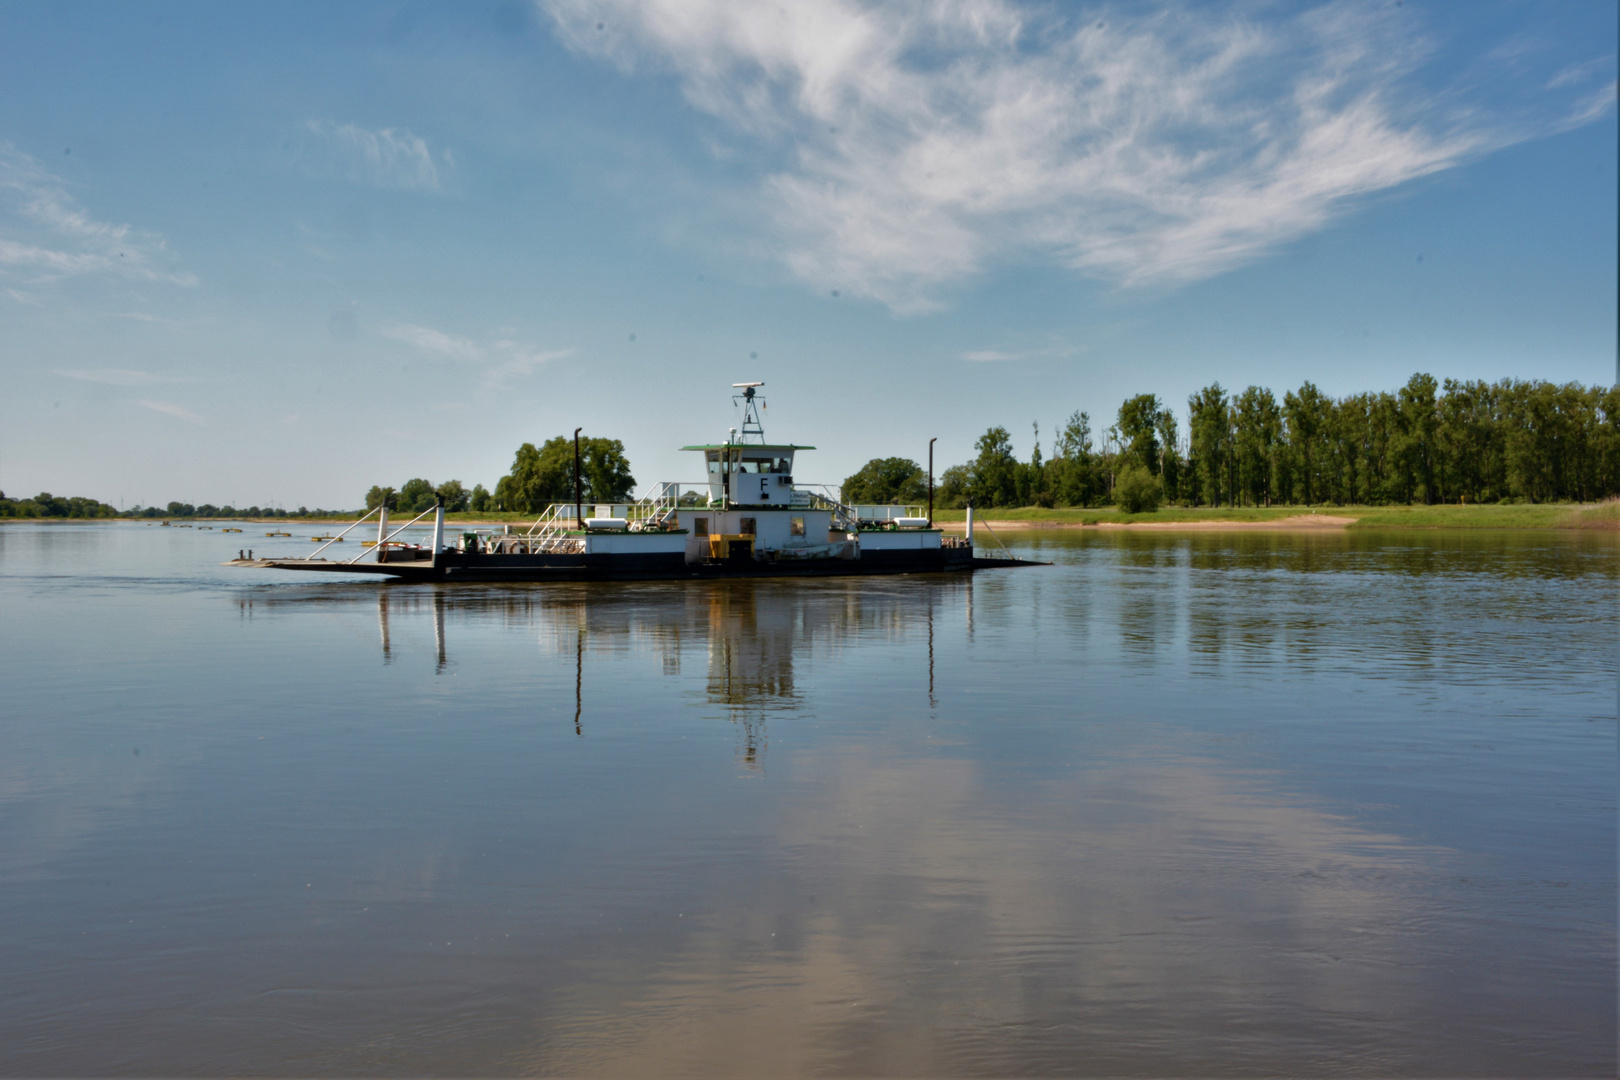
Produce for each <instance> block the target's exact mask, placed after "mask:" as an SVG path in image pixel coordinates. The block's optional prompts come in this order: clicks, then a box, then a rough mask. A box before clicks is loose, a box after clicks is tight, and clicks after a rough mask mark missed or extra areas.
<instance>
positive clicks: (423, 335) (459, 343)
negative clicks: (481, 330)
mask: <svg viewBox="0 0 1620 1080" xmlns="http://www.w3.org/2000/svg"><path fill="white" fill-rule="evenodd" d="M382 334H383V336H384V337H386V338H392V339H393V340H394V341H402V342H404V343H405V344H407V345H412V346H415V347H416V348H418V349H421V350H422V351H423V352H428V353H434V354H436V355H438V356H444V357H448V358H450V359H451V360H460V361H463V362H466V363H477V362H478V361H480V360H483V359H484V356H485V355H486V350H485V349H484V347H483V346H482V345H479V344H478V343H477V342H475V341H469V340H468V339H467V338H463V337H456V336H455V335H453V334H446V333H444V332H443V331H440V330H434V329H433V328H431V327H427V326H415V325H413V324H411V323H403V324H401V325H399V326H391V327H388V328H387V329H385V330H384V331H383V332H382Z"/></svg>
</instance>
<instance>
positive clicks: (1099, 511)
mask: <svg viewBox="0 0 1620 1080" xmlns="http://www.w3.org/2000/svg"><path fill="white" fill-rule="evenodd" d="M1312 514H1315V515H1318V516H1320V515H1326V516H1329V517H1336V518H1354V519H1355V523H1354V524H1353V525H1351V526H1349V527H1350V528H1354V529H1570V528H1608V529H1620V500H1614V499H1610V500H1608V501H1607V502H1602V503H1598V504H1597V505H1595V506H1579V505H1576V504H1572V503H1539V504H1535V505H1529V504H1526V505H1508V506H1503V505H1498V504H1490V505H1484V506H1317V507H1304V506H1274V507H1253V506H1240V507H1227V506H1222V507H1207V506H1200V507H1187V506H1166V507H1162V508H1160V509H1159V510H1156V511H1154V512H1153V513H1149V514H1127V513H1125V512H1124V511H1122V510H1116V509H1114V508H1112V507H1100V508H1095V509H1089V510H1081V509H1057V510H1054V509H1046V508H1043V507H1039V506H1025V507H1004V508H998V509H994V510H975V511H974V516H975V518H977V519H978V520H980V521H990V522H991V523H992V524H993V523H995V522H1001V521H1005V522H1023V523H1028V524H1030V525H1033V526H1035V527H1037V528H1039V527H1045V526H1063V525H1105V524H1112V525H1131V524H1143V525H1145V524H1162V525H1171V524H1192V525H1203V524H1210V525H1214V524H1218V523H1221V522H1248V523H1254V524H1260V523H1264V522H1270V521H1282V520H1283V519H1286V518H1299V517H1309V516H1311V515H1312ZM966 518H967V511H965V510H938V511H935V513H934V519H935V520H936V521H939V522H944V523H960V522H962V521H964V520H965V519H966Z"/></svg>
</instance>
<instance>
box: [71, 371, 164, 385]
mask: <svg viewBox="0 0 1620 1080" xmlns="http://www.w3.org/2000/svg"><path fill="white" fill-rule="evenodd" d="M54 374H57V375H60V376H62V377H63V378H65V379H77V380H79V381H80V382H93V383H102V384H103V385H106V386H152V385H153V384H155V383H181V382H195V381H196V380H194V379H188V378H184V377H182V376H179V375H155V374H153V373H152V372H150V371H128V370H125V369H123V368H98V369H96V370H94V371H62V370H57V371H55V372H54Z"/></svg>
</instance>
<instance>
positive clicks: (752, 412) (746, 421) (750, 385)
mask: <svg viewBox="0 0 1620 1080" xmlns="http://www.w3.org/2000/svg"><path fill="white" fill-rule="evenodd" d="M731 385H732V388H733V389H735V390H741V391H742V393H740V394H733V395H732V397H731V401H732V404H733V405H737V404H741V405H742V411H743V415H742V437H741V439H739V440H738V441H740V442H748V441H749V439H750V438H752V439H753V441H754V442H757V443H763V442H764V441H765V429H764V428H763V427H761V426H760V422H759V407H760V406H761V405H763V404H764V403H765V399H764V398H758V399H756V398H755V396H754V392H755V391H756V390H758V389H759V388H760V387H761V386H764V385H765V384H764V383H762V382H739V383H732V384H731Z"/></svg>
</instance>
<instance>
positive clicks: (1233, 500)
mask: <svg viewBox="0 0 1620 1080" xmlns="http://www.w3.org/2000/svg"><path fill="white" fill-rule="evenodd" d="M975 449H976V450H977V451H978V455H977V456H976V457H975V458H974V459H973V460H972V461H969V462H965V463H963V464H960V465H953V466H951V467H950V468H948V469H946V470H945V471H944V472H943V473H942V474H941V475H940V476H939V477H938V478H937V480H936V486H935V492H934V502H935V505H936V506H941V507H945V508H953V507H957V508H959V507H962V506H966V505H967V504H968V503H969V502H972V504H973V505H975V506H979V507H993V506H1080V507H1087V506H1101V505H1108V504H1115V505H1119V506H1121V507H1122V508H1124V509H1128V510H1145V509H1151V508H1153V507H1156V506H1158V505H1159V504H1160V503H1161V502H1171V503H1176V504H1180V505H1186V506H1274V505H1279V504H1285V505H1287V504H1304V505H1322V504H1338V505H1350V504H1356V505H1380V504H1391V503H1425V504H1430V503H1459V502H1468V503H1484V502H1559V501H1569V500H1577V501H1591V500H1595V499H1601V498H1606V497H1609V496H1612V495H1616V494H1620V386H1615V387H1608V388H1603V387H1595V386H1594V387H1585V386H1581V385H1579V384H1577V383H1566V384H1563V385H1559V384H1555V383H1550V382H1545V381H1520V380H1515V379H1504V380H1501V381H1499V382H1494V383H1487V382H1483V381H1477V380H1475V381H1459V380H1455V379H1447V380H1445V382H1444V383H1439V382H1437V381H1436V380H1435V379H1434V377H1433V376H1431V375H1425V374H1421V373H1420V374H1417V375H1413V376H1412V378H1411V379H1410V380H1408V381H1407V383H1406V385H1405V386H1403V387H1401V388H1400V389H1398V390H1395V391H1382V392H1374V393H1362V394H1352V395H1349V396H1347V397H1343V398H1333V397H1330V396H1328V395H1326V394H1324V393H1322V392H1321V391H1320V390H1319V389H1318V388H1317V387H1316V386H1315V385H1313V384H1312V383H1310V382H1306V383H1305V384H1304V385H1302V386H1301V387H1300V388H1299V389H1298V390H1297V391H1295V390H1290V391H1287V392H1285V393H1284V394H1283V395H1282V397H1281V398H1280V399H1279V398H1278V397H1277V396H1276V395H1275V394H1274V393H1273V392H1272V391H1271V390H1268V389H1266V388H1264V387H1259V386H1250V387H1248V388H1247V389H1245V390H1243V391H1242V392H1241V393H1230V392H1228V391H1227V390H1226V389H1224V388H1223V387H1222V386H1221V385H1220V384H1219V383H1213V384H1211V385H1210V386H1207V387H1205V388H1204V389H1202V390H1200V391H1198V392H1197V393H1195V394H1193V395H1191V396H1190V397H1189V398H1188V401H1187V413H1186V432H1185V434H1183V432H1182V428H1181V424H1180V422H1179V420H1178V418H1177V416H1176V414H1175V412H1174V411H1173V410H1172V409H1170V408H1168V407H1166V406H1165V405H1164V404H1163V403H1161V402H1160V400H1159V399H1158V397H1156V396H1155V395H1153V394H1139V395H1137V396H1135V397H1132V398H1130V399H1129V400H1127V401H1125V402H1124V403H1123V404H1122V405H1121V406H1120V407H1119V411H1118V413H1117V414H1116V416H1115V418H1114V422H1113V423H1112V424H1110V425H1109V426H1108V427H1107V428H1106V429H1105V430H1103V431H1102V432H1101V433H1095V434H1094V432H1093V429H1092V422H1091V417H1090V415H1089V414H1088V413H1086V412H1075V413H1073V414H1072V415H1071V416H1070V417H1069V418H1068V420H1067V421H1066V422H1065V423H1064V424H1063V425H1062V426H1061V427H1060V428H1059V429H1058V431H1057V433H1056V437H1055V438H1054V439H1053V440H1052V443H1051V456H1050V457H1043V455H1042V453H1041V443H1040V429H1039V427H1038V426H1037V427H1036V428H1035V443H1034V449H1033V451H1032V453H1031V455H1030V459H1029V460H1028V461H1020V460H1018V459H1017V457H1015V455H1014V453H1013V449H1012V436H1011V435H1010V434H1009V433H1008V431H1007V429H1006V428H1004V427H992V428H990V429H989V430H987V431H986V432H985V433H984V434H983V435H981V436H980V437H979V439H978V441H977V443H976V444H975ZM926 497H927V494H926V477H925V475H924V473H923V470H922V468H921V466H919V465H918V464H917V463H916V462H914V461H911V460H909V459H906V458H874V459H873V460H872V461H870V462H868V463H867V464H866V465H865V466H864V467H862V469H861V470H860V471H858V472H856V473H855V474H854V475H853V476H850V477H849V478H848V479H846V480H845V481H844V500H845V501H846V502H849V503H882V502H905V503H916V502H921V501H922V500H923V499H925V498H926Z"/></svg>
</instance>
